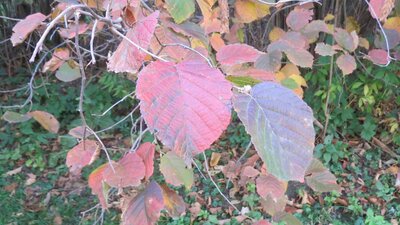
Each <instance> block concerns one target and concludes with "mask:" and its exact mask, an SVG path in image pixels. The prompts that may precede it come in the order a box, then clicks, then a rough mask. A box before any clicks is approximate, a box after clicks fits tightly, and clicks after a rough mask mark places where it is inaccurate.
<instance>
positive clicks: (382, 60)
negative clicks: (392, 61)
mask: <svg viewBox="0 0 400 225" xmlns="http://www.w3.org/2000/svg"><path fill="white" fill-rule="evenodd" d="M367 58H368V59H369V60H371V62H373V63H375V64H378V65H386V64H387V63H388V62H389V59H388V53H387V51H386V50H383V49H372V50H370V51H369V52H368V57H367Z"/></svg>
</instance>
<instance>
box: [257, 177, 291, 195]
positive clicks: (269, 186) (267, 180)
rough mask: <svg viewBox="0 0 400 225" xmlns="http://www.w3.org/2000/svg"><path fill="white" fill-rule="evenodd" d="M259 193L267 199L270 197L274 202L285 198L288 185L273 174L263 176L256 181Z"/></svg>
mask: <svg viewBox="0 0 400 225" xmlns="http://www.w3.org/2000/svg"><path fill="white" fill-rule="evenodd" d="M256 187H257V193H258V194H259V195H260V196H261V197H263V198H266V197H267V196H268V195H269V196H271V197H272V198H273V199H274V200H277V199H279V198H281V197H282V196H284V194H285V192H286V188H287V183H285V182H283V181H280V180H279V179H277V178H276V177H274V176H273V175H271V174H268V175H261V176H259V177H258V178H257V180H256Z"/></svg>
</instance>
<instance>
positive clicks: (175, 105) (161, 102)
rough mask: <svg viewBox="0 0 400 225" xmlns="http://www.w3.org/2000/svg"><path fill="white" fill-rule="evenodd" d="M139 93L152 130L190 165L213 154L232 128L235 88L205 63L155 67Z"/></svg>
mask: <svg viewBox="0 0 400 225" xmlns="http://www.w3.org/2000/svg"><path fill="white" fill-rule="evenodd" d="M136 90H137V97H138V98H139V99H140V109H141V112H142V115H143V117H144V119H145V121H146V123H147V125H148V127H149V129H150V130H151V131H153V132H154V131H155V132H156V135H157V137H158V138H159V139H160V140H161V141H162V142H163V144H164V145H165V146H166V147H168V148H171V149H173V150H174V151H175V152H177V153H178V154H179V155H181V156H185V159H191V157H192V156H193V155H196V154H198V153H200V152H202V151H204V150H205V149H207V148H209V147H210V145H211V144H212V143H213V142H214V141H215V140H217V139H218V137H219V136H220V135H221V133H222V132H223V131H224V130H225V128H226V127H227V126H228V124H229V122H230V113H231V111H230V109H231V105H230V99H231V97H232V91H231V85H230V83H229V82H228V81H227V80H225V78H224V75H223V74H222V73H221V72H220V71H219V70H217V69H214V68H211V67H210V66H209V65H208V64H207V63H205V62H203V61H184V62H181V63H178V64H175V63H172V62H160V61H156V62H153V63H151V64H149V65H148V66H147V67H145V68H144V69H143V70H142V71H141V72H140V74H139V78H138V81H137V87H136ZM189 163H190V160H189Z"/></svg>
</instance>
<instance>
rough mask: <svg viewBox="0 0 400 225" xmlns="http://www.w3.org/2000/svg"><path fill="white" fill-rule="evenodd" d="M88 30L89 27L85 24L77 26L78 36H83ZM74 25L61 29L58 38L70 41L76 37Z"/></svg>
mask: <svg viewBox="0 0 400 225" xmlns="http://www.w3.org/2000/svg"><path fill="white" fill-rule="evenodd" d="M88 29H89V25H88V24H86V23H83V22H82V23H80V24H79V25H78V34H83V33H85V32H86V31H87V30H88ZM76 30H77V27H76V24H71V25H69V27H68V28H61V29H60V36H61V37H63V38H67V39H71V38H73V37H75V36H76Z"/></svg>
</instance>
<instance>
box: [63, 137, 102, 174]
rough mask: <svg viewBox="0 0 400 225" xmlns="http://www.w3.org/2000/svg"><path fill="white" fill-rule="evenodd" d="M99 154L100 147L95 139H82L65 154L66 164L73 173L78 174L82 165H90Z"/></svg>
mask: <svg viewBox="0 0 400 225" xmlns="http://www.w3.org/2000/svg"><path fill="white" fill-rule="evenodd" d="M99 154H100V147H99V145H98V144H97V142H96V141H92V140H84V141H82V142H81V143H79V144H78V145H76V146H75V147H73V148H72V149H71V150H69V152H68V154H67V162H66V164H67V166H68V167H69V171H70V172H71V173H73V174H76V175H80V173H81V170H82V168H83V167H85V166H87V165H90V164H91V163H92V162H94V160H96V159H97V157H98V156H99Z"/></svg>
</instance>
